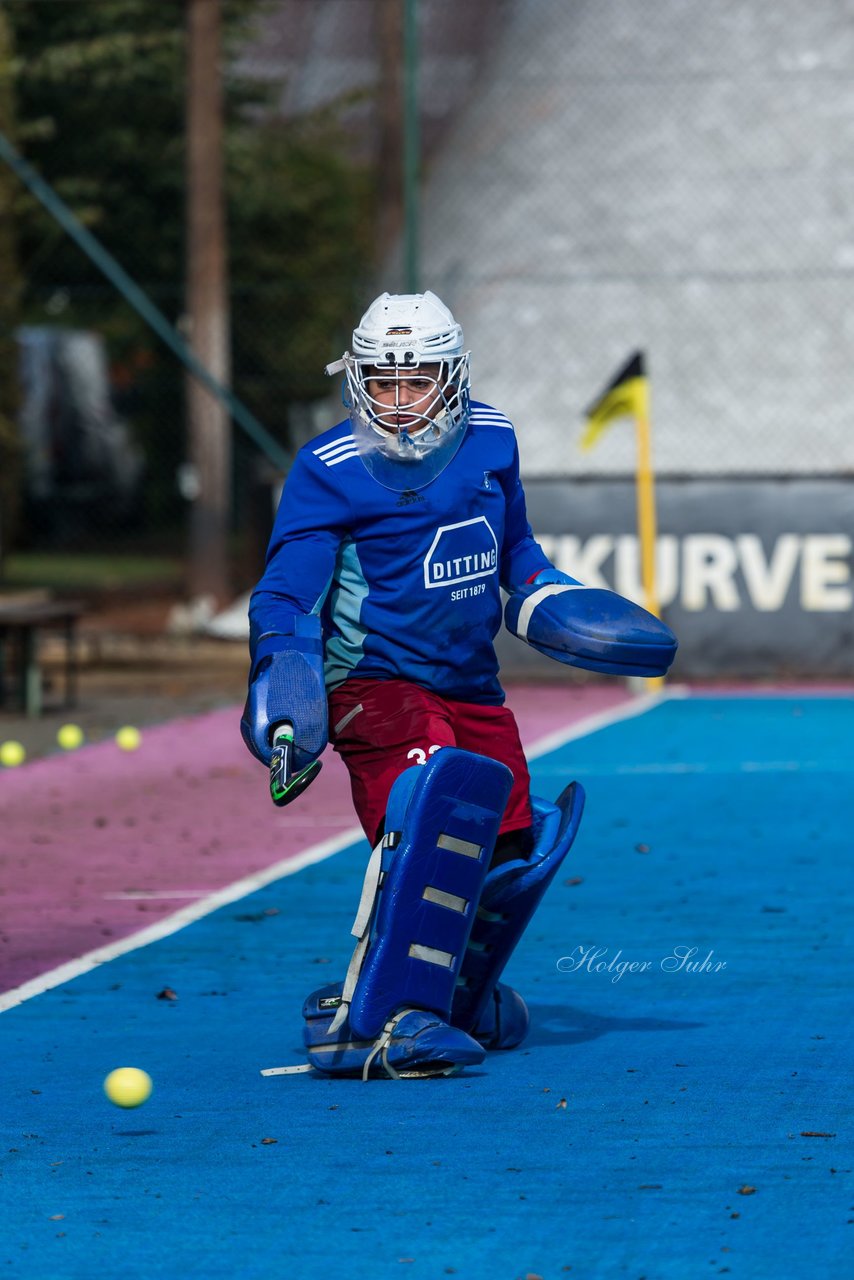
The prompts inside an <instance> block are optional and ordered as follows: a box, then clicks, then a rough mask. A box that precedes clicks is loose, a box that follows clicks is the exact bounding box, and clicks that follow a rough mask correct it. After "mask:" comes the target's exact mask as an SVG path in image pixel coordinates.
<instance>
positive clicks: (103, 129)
mask: <svg viewBox="0 0 854 1280" xmlns="http://www.w3.org/2000/svg"><path fill="white" fill-rule="evenodd" d="M263 3H264V0H223V21H224V39H225V44H226V49H227V52H228V53H229V55H230V54H233V52H234V50H235V49H237V48H238V47H240V46H241V44H243V43H245V41H246V39H247V36H248V33H249V32H250V30H251V23H252V19H253V17H255V16H256V15H257V14H258V13H259V12H260V10H261V8H262V5H263ZM4 11H5V12H6V14H7V16H8V20H9V23H10V25H11V27H12V29H13V31H14V36H15V42H16V48H17V59H16V62H15V65H14V73H15V74H14V79H15V89H16V96H17V104H18V116H19V121H20V126H19V132H18V140H19V145H20V146H21V149H22V150H23V151H24V153H25V154H26V156H27V158H28V159H29V160H30V161H31V162H32V163H33V164H34V165H35V166H36V167H37V168H38V170H39V171H40V172H41V173H42V175H43V176H44V177H45V178H46V179H47V180H48V181H49V182H50V183H51V184H52V185H53V186H54V188H55V189H56V191H57V192H58V193H59V195H60V196H61V197H62V198H63V199H64V200H65V201H66V203H68V204H69V205H70V206H71V208H72V209H73V210H74V212H75V213H76V214H77V216H78V217H79V218H80V219H81V220H82V221H83V222H84V223H85V225H86V226H87V227H88V228H89V229H90V230H91V231H92V232H93V233H94V234H95V235H96V236H97V237H98V238H99V240H100V241H101V242H102V244H103V245H104V246H105V247H106V248H107V249H108V250H109V251H110V252H111V253H112V254H113V255H114V256H115V258H116V259H117V260H118V261H119V262H120V264H121V265H122V266H123V267H124V268H125V270H126V271H128V272H129V274H130V275H131V276H132V277H133V278H134V279H135V280H136V281H137V282H138V283H139V284H140V285H142V286H143V287H144V288H145V289H147V290H148V292H149V294H150V295H151V297H152V299H153V301H154V302H155V303H156V305H157V306H158V307H159V308H160V309H161V310H162V311H163V312H164V313H165V315H166V316H167V317H168V318H169V319H170V320H172V321H173V322H175V321H177V320H178V319H179V318H180V316H181V313H182V309H183V290H184V275H185V266H184V263H185V252H184V216H185V215H184V197H185V175H184V153H185V148H184V91H185V71H184V64H185V52H186V51H185V35H184V14H185V6H184V0H157V2H156V3H152V2H151V0H97V3H83V4H77V3H71V4H70V3H67V2H66V0H39V2H38V3H32V0H6V3H5V6H4ZM226 65H233V59H232V60H231V63H229V61H228V60H227V62H226ZM264 108H265V103H264V91H263V89H262V88H259V86H258V85H257V84H255V83H250V82H248V81H246V80H245V79H242V80H241V79H238V78H237V77H236V76H235V75H233V74H229V75H227V77H226V114H227V141H226V156H225V161H226V186H227V193H228V215H229V260H230V272H231V290H232V308H233V311H232V335H233V346H234V367H233V385H234V390H235V392H236V393H237V395H238V396H240V397H241V398H243V399H244V400H246V402H247V403H248V404H249V405H250V407H251V408H252V409H253V411H254V412H255V413H256V415H257V416H258V417H259V418H260V419H261V421H262V422H263V423H264V424H265V425H266V426H267V427H268V429H269V430H270V431H271V432H272V433H273V434H274V435H276V436H278V437H279V438H280V439H286V434H287V433H286V418H287V406H288V404H289V403H291V402H293V401H296V400H299V401H303V400H307V399H312V398H316V397H318V396H321V395H323V394H325V393H326V392H327V391H328V380H325V379H324V377H323V365H324V363H325V362H326V361H327V360H329V359H330V358H331V356H332V355H333V354H337V353H338V352H339V351H340V349H341V348H340V343H341V342H342V341H344V340H345V335H346V330H347V326H348V325H349V324H350V323H351V322H352V313H353V311H354V309H356V307H357V305H358V301H357V294H358V291H359V286H360V285H361V284H362V282H363V280H364V278H365V276H366V274H367V272H368V271H369V270H370V265H371V264H370V262H369V257H370V244H371V233H370V227H371V222H372V213H373V209H372V196H371V190H372V184H371V182H370V180H369V177H368V175H366V174H365V173H364V172H363V171H361V170H360V169H359V167H358V166H357V165H356V164H355V163H354V162H353V161H352V160H351V159H350V158H349V156H348V149H347V145H346V139H345V136H344V134H343V131H342V130H341V128H340V127H339V126H338V124H337V123H336V114H335V110H334V109H332V110H329V109H327V111H326V112H325V113H324V116H323V119H322V120H314V121H302V122H298V123H297V124H294V123H292V122H288V123H283V122H281V121H272V120H270V119H269V116H268V115H266V114H265V109H264ZM264 120H266V121H267V123H259V121H264ZM15 207H16V212H17V215H18V216H17V226H18V232H19V237H20V250H21V264H22V269H23V275H24V278H25V282H26V284H25V293H24V308H25V314H26V318H27V320H28V322H29V323H36V324H45V323H50V324H55V323H61V324H67V325H73V326H78V327H86V326H88V327H94V328H97V329H98V330H99V331H100V332H102V333H104V334H105V335H106V336H107V339H108V342H109V347H110V353H111V357H112V360H113V363H114V365H115V367H116V370H117V374H118V378H119V381H120V382H121V383H122V384H123V386H124V396H125V398H124V403H123V405H122V406H121V407H122V409H123V411H124V412H125V414H126V416H128V417H129V418H130V419H131V420H132V422H133V425H134V429H135V432H136V434H137V436H138V438H140V440H141V443H142V444H143V447H144V448H145V451H146V454H147V457H148V466H149V477H150V481H149V494H148V503H149V513H150V515H151V516H153V517H155V518H156V519H157V520H160V519H166V518H167V517H168V515H169V506H170V504H172V506H173V508H174V510H175V511H178V510H179V509H180V504H179V500H178V498H177V496H176V494H175V486H174V468H175V465H176V464H177V463H178V462H179V461H180V460H181V459H182V457H183V372H182V370H181V369H180V368H178V366H177V363H176V361H175V360H174V359H173V357H172V356H171V355H170V354H167V353H165V351H164V349H163V348H162V347H161V345H160V344H159V342H158V340H157V339H156V338H155V337H154V336H153V335H152V334H150V333H149V331H148V330H147V329H146V327H145V325H144V324H143V322H142V321H140V320H139V319H138V318H137V317H136V315H135V314H134V313H133V312H132V311H131V310H130V308H129V307H128V305H127V304H126V303H125V302H124V301H123V300H122V299H121V298H120V297H119V296H118V295H117V294H116V293H115V292H114V291H113V290H112V289H111V288H110V287H109V286H108V285H107V284H106V282H105V281H104V279H103V277H102V276H101V275H100V273H99V271H98V270H97V268H96V267H94V266H93V265H92V264H91V263H90V262H89V261H88V260H87V259H86V257H85V255H84V254H83V253H82V252H81V251H80V250H79V249H78V248H77V247H76V246H75V245H74V244H73V243H72V242H71V241H70V240H69V239H68V237H66V236H65V235H64V234H63V233H62V232H61V231H60V230H59V229H58V228H57V227H56V225H55V224H54V223H53V222H52V220H51V218H50V217H49V215H48V214H47V213H46V212H44V211H43V210H42V209H41V207H40V206H39V205H38V204H37V203H36V202H35V201H34V200H33V199H32V198H31V197H30V196H29V195H28V194H27V193H26V192H25V191H24V190H23V189H22V188H21V187H20V186H18V187H17V189H16V192H15Z"/></svg>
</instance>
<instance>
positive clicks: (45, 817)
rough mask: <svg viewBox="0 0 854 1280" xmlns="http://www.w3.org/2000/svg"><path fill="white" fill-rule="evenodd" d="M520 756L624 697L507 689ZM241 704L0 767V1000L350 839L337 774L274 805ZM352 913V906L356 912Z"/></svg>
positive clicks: (329, 756) (595, 690)
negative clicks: (249, 744)
mask: <svg viewBox="0 0 854 1280" xmlns="http://www.w3.org/2000/svg"><path fill="white" fill-rule="evenodd" d="M507 693H508V697H507V702H508V705H509V706H510V707H512V709H513V711H514V712H515V714H516V717H517V720H518V722H519V728H520V731H521V735H522V741H523V743H525V745H526V747H527V746H530V745H531V744H534V743H536V742H537V741H538V739H540V738H543V737H545V736H546V735H548V734H553V733H557V732H560V731H562V730H564V729H566V730H567V732H568V733H569V732H570V731H571V729H572V726H573V725H574V724H576V723H578V721H580V720H583V719H586V718H587V717H588V716H593V715H596V714H599V713H602V712H605V711H608V710H610V709H611V708H614V707H617V706H619V705H620V704H621V703H624V702H625V701H626V700H627V697H628V695H627V693H626V691H625V689H624V688H623V687H622V686H619V685H617V683H616V682H615V683H614V684H610V685H596V686H591V687H584V686H582V687H560V686H558V687H555V686H549V685H516V686H514V685H510V686H508V691H507ZM239 714H240V712H239V709H238V708H237V707H234V708H226V709H224V710H221V711H215V712H211V713H209V714H207V715H201V716H195V717H192V718H189V719H180V720H174V721H170V722H169V723H166V724H161V725H157V726H155V727H154V728H149V729H146V730H144V732H143V735H142V742H141V745H140V746H139V748H138V749H137V750H136V751H130V752H128V751H122V750H120V749H119V748H118V747H117V746H116V744H115V743H114V742H112V741H105V742H100V743H96V744H93V745H92V746H86V747H82V748H81V749H79V750H77V751H74V752H70V753H67V754H66V753H63V754H61V755H60V754H57V755H53V756H49V757H47V758H45V759H40V760H34V761H32V762H31V763H28V764H25V765H23V766H22V767H20V768H17V769H4V770H0V992H2V991H9V990H12V989H14V988H16V987H18V986H20V985H21V984H22V983H24V982H27V981H29V980H30V979H33V978H36V977H38V975H40V974H43V973H46V972H48V971H50V970H52V969H54V968H56V967H57V966H58V965H61V964H63V963H65V962H66V961H70V960H73V959H75V958H76V957H78V956H81V955H84V954H86V953H87V952H90V951H93V950H95V949H96V948H99V947H103V946H107V945H109V944H111V943H114V942H116V941H117V940H120V939H122V938H126V937H128V936H129V935H130V934H133V933H135V932H137V931H138V930H140V929H143V928H145V927H146V926H148V925H151V924H154V923H155V922H156V921H157V920H159V919H162V918H163V917H165V916H169V915H171V914H173V913H174V912H175V911H177V910H179V909H180V908H181V907H183V906H186V905H187V904H188V902H192V901H194V900H198V899H199V898H202V897H205V896H207V895H208V894H210V893H214V892H215V891H217V890H219V889H223V888H225V887H226V886H228V885H230V884H233V883H234V882H235V881H238V880H240V879H242V878H243V877H245V876H249V875H251V874H253V873H257V872H261V871H263V870H264V869H265V868H268V867H270V866H272V865H273V864H275V863H278V862H280V861H281V860H283V859H287V858H292V857H296V856H298V855H300V854H302V853H303V852H304V851H305V850H306V849H309V848H310V847H312V846H315V845H318V844H321V843H323V842H325V841H332V840H335V839H340V838H342V837H344V836H345V835H346V833H347V832H348V831H351V832H352V833H353V838H354V839H357V838H359V837H360V835H361V832H360V831H358V830H356V821H355V817H354V813H353V809H352V805H351V801H350V790H349V783H348V780H347V774H346V771H345V769H344V766H343V765H342V764H341V762H340V760H339V759H338V757H337V756H336V755H334V753H333V752H332V751H327V753H326V755H325V756H324V767H323V770H322V772H321V774H320V776H319V777H318V779H317V781H316V782H315V783H313V784H312V786H311V788H310V789H309V790H308V791H306V792H305V794H304V795H303V796H301V797H300V798H299V799H298V800H297V801H296V802H295V803H294V804H293V805H291V806H289V807H288V808H286V809H276V808H275V807H274V806H273V805H272V804H271V803H270V800H269V798H268V793H267V779H266V775H265V772H264V770H263V768H262V767H261V766H260V765H259V764H258V763H256V762H255V761H254V760H253V759H252V758H251V756H250V755H249V754H248V753H247V751H246V749H245V747H244V746H243V743H242V741H241V738H240V733H239V730H238V719H239ZM354 905H355V904H354Z"/></svg>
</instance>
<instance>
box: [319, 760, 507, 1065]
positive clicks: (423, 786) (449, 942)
mask: <svg viewBox="0 0 854 1280" xmlns="http://www.w3.org/2000/svg"><path fill="white" fill-rule="evenodd" d="M512 782H513V778H512V774H511V772H510V770H509V769H507V768H506V766H504V765H503V764H499V763H497V762H496V761H495V760H489V759H487V758H486V757H485V756H478V755H474V754H472V753H471V752H469V751H460V750H458V749H457V748H455V747H443V748H442V750H441V751H437V752H436V753H435V755H433V756H431V757H430V759H429V760H428V762H427V764H425V765H416V766H414V767H413V768H411V769H407V770H406V772H405V773H403V774H401V776H400V777H399V778H398V779H397V781H396V782H395V784H394V786H393V787H392V790H391V794H390V796H389V801H388V809H387V811H386V824H385V825H386V834H385V836H384V837H383V839H382V841H381V842H380V844H379V845H378V846H377V848H376V849H375V850H374V852H373V854H372V855H371V861H370V863H369V865H368V871H367V874H366V876H365V884H364V888H363V890H362V900H361V902H360V904H359V910H358V912H357V915H356V921H355V923H354V925H353V933H354V935H355V936H356V938H357V939H358V941H357V944H356V949H355V951H354V953H353V959H352V961H351V963H350V969H349V971H348V974H347V978H346V979H345V981H344V983H343V985H334V986H332V987H329V988H323V989H322V990H320V991H317V992H315V993H314V994H313V995H312V996H310V997H309V999H308V1000H307V1001H306V1004H305V1007H304V1010H303V1012H304V1016H305V1019H306V1025H305V1031H304V1039H305V1043H306V1046H307V1048H308V1056H309V1060H310V1062H311V1063H312V1065H313V1066H315V1067H316V1068H318V1069H319V1070H321V1071H324V1072H327V1073H328V1074H332V1075H353V1074H361V1075H362V1076H363V1078H364V1079H367V1078H368V1076H369V1075H371V1074H385V1075H390V1076H404V1075H435V1074H447V1073H449V1072H450V1071H454V1070H457V1069H459V1068H460V1067H462V1066H466V1065H474V1064H476V1063H478V1062H481V1061H482V1060H483V1056H484V1052H483V1049H482V1047H481V1046H480V1045H479V1044H478V1043H477V1042H476V1041H475V1040H473V1039H472V1038H471V1036H469V1035H468V1034H467V1033H466V1032H465V1031H464V1030H462V1029H459V1028H456V1027H452V1026H450V1025H449V1021H450V1010H451V1002H452V1000H453V997H454V991H455V988H456V981H457V976H458V974H459V971H460V965H461V964H462V961H463V956H464V954H465V951H466V944H467V942H468V939H469V934H470V932H471V929H472V924H473V922H474V919H475V911H476V908H477V904H478V900H479V898H480V895H481V891H482V888H483V885H484V880H485V877H486V870H487V867H488V866H489V861H490V858H491V856H492V850H493V848H494V846H495V840H496V837H497V835H498V827H499V824H500V822H501V817H502V814H503V813H504V808H505V806H506V804H507V799H508V796H509V794H510V789H511V786H512Z"/></svg>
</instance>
